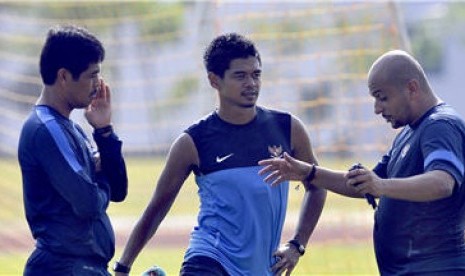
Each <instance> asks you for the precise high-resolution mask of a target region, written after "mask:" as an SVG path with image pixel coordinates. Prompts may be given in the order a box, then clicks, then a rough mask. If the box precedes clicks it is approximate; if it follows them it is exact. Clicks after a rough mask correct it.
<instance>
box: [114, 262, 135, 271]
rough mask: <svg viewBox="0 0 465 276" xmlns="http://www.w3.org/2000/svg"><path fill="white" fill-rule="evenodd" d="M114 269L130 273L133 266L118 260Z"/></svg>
mask: <svg viewBox="0 0 465 276" xmlns="http://www.w3.org/2000/svg"><path fill="white" fill-rule="evenodd" d="M113 271H114V272H121V273H129V271H131V268H130V267H129V266H125V265H123V264H122V263H120V262H116V263H115V265H114V266H113Z"/></svg>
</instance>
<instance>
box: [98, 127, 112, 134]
mask: <svg viewBox="0 0 465 276" xmlns="http://www.w3.org/2000/svg"><path fill="white" fill-rule="evenodd" d="M109 132H110V133H111V132H113V126H112V125H108V126H106V127H101V128H96V129H94V134H95V135H103V134H105V133H109Z"/></svg>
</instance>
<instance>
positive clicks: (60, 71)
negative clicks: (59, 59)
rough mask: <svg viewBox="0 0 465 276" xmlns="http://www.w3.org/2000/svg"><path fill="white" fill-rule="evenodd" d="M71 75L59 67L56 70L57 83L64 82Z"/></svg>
mask: <svg viewBox="0 0 465 276" xmlns="http://www.w3.org/2000/svg"><path fill="white" fill-rule="evenodd" d="M70 77H71V74H70V73H69V71H68V70H66V69H65V68H60V69H58V71H57V81H58V82H59V83H65V82H66V81H67V80H69V78H70Z"/></svg>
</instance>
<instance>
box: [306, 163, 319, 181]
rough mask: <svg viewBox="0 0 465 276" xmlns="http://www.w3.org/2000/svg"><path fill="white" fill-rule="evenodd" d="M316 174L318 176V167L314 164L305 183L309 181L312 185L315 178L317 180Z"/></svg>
mask: <svg viewBox="0 0 465 276" xmlns="http://www.w3.org/2000/svg"><path fill="white" fill-rule="evenodd" d="M315 174H316V165H315V164H313V165H312V170H311V171H310V173H309V174H308V175H307V177H305V181H307V182H308V183H310V182H311V181H312V180H313V178H315Z"/></svg>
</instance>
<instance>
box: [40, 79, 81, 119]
mask: <svg viewBox="0 0 465 276" xmlns="http://www.w3.org/2000/svg"><path fill="white" fill-rule="evenodd" d="M60 95H61V93H60V91H57V90H56V89H54V88H53V87H52V86H45V87H44V89H43V90H42V92H41V93H40V97H39V99H38V100H37V102H36V105H46V106H50V107H51V108H53V109H55V110H56V111H58V113H60V114H61V115H63V116H64V117H66V118H69V115H70V113H71V110H72V109H71V108H69V107H68V105H67V104H66V103H65V101H63V100H62V98H61V97H60Z"/></svg>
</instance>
